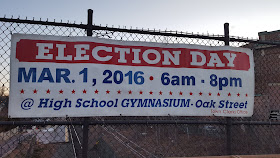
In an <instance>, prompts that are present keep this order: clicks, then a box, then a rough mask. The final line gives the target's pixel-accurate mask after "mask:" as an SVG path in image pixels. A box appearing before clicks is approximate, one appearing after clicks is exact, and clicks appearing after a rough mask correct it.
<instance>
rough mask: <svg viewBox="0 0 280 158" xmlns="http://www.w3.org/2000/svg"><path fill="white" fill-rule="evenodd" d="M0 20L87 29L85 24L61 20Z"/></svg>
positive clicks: (3, 20)
mask: <svg viewBox="0 0 280 158" xmlns="http://www.w3.org/2000/svg"><path fill="white" fill-rule="evenodd" d="M0 21H2V22H13V23H26V24H37V25H50V26H63V27H74V28H81V29H87V25H85V24H70V23H63V22H51V21H38V20H27V19H25V20H23V19H8V18H0Z"/></svg>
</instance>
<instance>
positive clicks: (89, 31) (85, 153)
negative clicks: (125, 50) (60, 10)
mask: <svg viewBox="0 0 280 158" xmlns="http://www.w3.org/2000/svg"><path fill="white" fill-rule="evenodd" d="M92 14H93V10H91V9H88V17H87V36H92V29H91V26H92ZM88 122H89V118H87V117H85V118H84V124H83V149H82V157H83V158H87V157H88V131H89V123H88Z"/></svg>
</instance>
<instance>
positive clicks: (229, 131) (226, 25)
mask: <svg viewBox="0 0 280 158" xmlns="http://www.w3.org/2000/svg"><path fill="white" fill-rule="evenodd" d="M224 36H225V39H224V42H225V45H226V46H229V41H230V38H229V23H224ZM226 121H227V124H226V134H227V140H226V141H227V142H226V143H227V155H232V150H231V139H232V118H231V117H226Z"/></svg>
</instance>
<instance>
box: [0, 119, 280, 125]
mask: <svg viewBox="0 0 280 158" xmlns="http://www.w3.org/2000/svg"><path fill="white" fill-rule="evenodd" d="M86 123H87V124H89V125H118V124H142V125H154V124H216V125H226V124H227V122H226V121H210V120H208V121H207V120H206V121H201V120H103V121H99V120H95V121H88V122H86ZM83 124H85V121H82V120H81V121H45V122H34V121H0V125H83ZM241 124H243V125H280V122H276V121H273V122H263V121H232V125H241Z"/></svg>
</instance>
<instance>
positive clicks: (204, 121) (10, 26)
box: [0, 18, 280, 158]
mask: <svg viewBox="0 0 280 158" xmlns="http://www.w3.org/2000/svg"><path fill="white" fill-rule="evenodd" d="M89 19H90V18H89ZM225 26H226V28H225V35H222V36H221V35H209V34H206V35H203V34H193V33H184V32H177V31H168V30H148V29H132V28H130V29H127V28H114V27H107V26H97V25H92V24H91V22H89V23H88V24H71V23H69V22H68V23H63V22H50V21H41V20H39V21H37V20H34V19H33V20H27V19H25V20H24V19H14V18H0V63H1V66H0V84H1V85H2V87H1V91H0V94H1V96H0V97H1V101H0V157H3V158H4V157H34V158H37V157H38V158H39V157H44V158H48V157H50V158H64V157H67V158H69V157H71V158H72V157H73V158H75V157H187V156H189V157H191V156H212V155H231V154H234V155H237V154H252V155H253V154H279V153H280V138H279V137H280V135H279V132H280V126H279V125H280V122H279V121H278V120H277V117H278V113H279V106H278V105H279V102H280V96H279V94H280V93H279V92H280V77H279V76H280V69H279V63H280V62H279V60H280V49H279V46H280V44H278V43H277V42H278V41H277V40H279V39H280V38H279V37H278V36H277V37H275V38H276V39H273V38H270V39H268V40H269V41H268V40H249V39H244V38H238V37H229V35H228V30H227V25H225ZM13 33H23V34H39V35H56V36H87V35H89V36H94V37H98V38H106V39H114V40H123V41H146V42H158V43H182V44H197V45H206V46H224V45H230V46H233V47H247V48H251V49H252V50H253V52H254V60H255V108H254V115H253V116H252V117H250V118H226V117H215V116H213V117H171V116H170V117H91V118H36V119H10V118H8V114H7V106H8V98H9V88H10V87H9V82H10V45H11V43H10V41H11V35H12V34H13ZM277 38H279V39H277Z"/></svg>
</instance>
